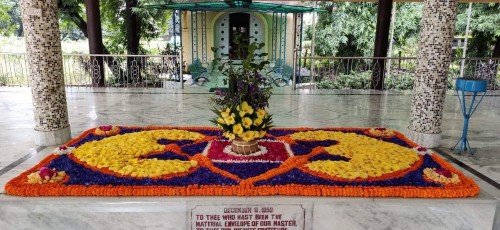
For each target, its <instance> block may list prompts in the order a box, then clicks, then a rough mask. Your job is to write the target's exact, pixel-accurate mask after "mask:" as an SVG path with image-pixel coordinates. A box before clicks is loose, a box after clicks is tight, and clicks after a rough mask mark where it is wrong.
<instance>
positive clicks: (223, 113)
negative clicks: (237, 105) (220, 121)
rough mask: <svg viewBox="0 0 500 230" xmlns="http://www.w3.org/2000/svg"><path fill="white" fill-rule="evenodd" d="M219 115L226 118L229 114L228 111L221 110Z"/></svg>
mask: <svg viewBox="0 0 500 230" xmlns="http://www.w3.org/2000/svg"><path fill="white" fill-rule="evenodd" d="M229 112H231V111H229ZM220 116H221V117H222V118H226V117H228V116H229V113H228V112H221V113H220Z"/></svg>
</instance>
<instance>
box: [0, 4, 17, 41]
mask: <svg viewBox="0 0 500 230" xmlns="http://www.w3.org/2000/svg"><path fill="white" fill-rule="evenodd" d="M14 4H15V3H13V2H10V1H9V2H3V1H2V2H0V35H1V36H10V35H12V34H14V32H15V31H16V29H17V25H16V23H15V22H14V19H13V17H12V15H11V14H12V11H13V8H14Z"/></svg>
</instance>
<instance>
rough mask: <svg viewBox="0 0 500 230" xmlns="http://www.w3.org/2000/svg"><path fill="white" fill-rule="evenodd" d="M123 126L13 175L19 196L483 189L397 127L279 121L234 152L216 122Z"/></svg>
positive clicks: (449, 193) (417, 193)
mask: <svg viewBox="0 0 500 230" xmlns="http://www.w3.org/2000/svg"><path fill="white" fill-rule="evenodd" d="M242 110H243V111H246V112H247V113H248V112H249V109H248V108H247V110H245V109H242ZM253 113H258V112H257V111H256V110H254V111H253ZM250 127H251V126H250ZM121 129H122V130H121V131H120V133H119V134H121V135H113V136H104V137H103V136H96V135H95V134H94V131H95V129H91V130H88V131H86V132H84V134H82V135H80V136H79V137H77V138H76V139H74V140H71V141H70V142H68V143H67V144H65V145H64V146H61V148H60V151H61V152H64V151H68V150H69V149H70V148H69V147H68V146H78V147H77V148H75V149H73V150H72V151H71V154H51V155H49V156H48V157H47V158H45V159H44V160H42V161H41V162H40V163H38V164H37V165H36V166H34V167H33V168H31V169H29V170H28V171H27V172H24V173H22V174H20V175H19V176H17V177H16V178H14V179H12V180H11V181H9V182H8V183H7V184H6V185H5V191H6V192H7V193H8V194H10V195H19V196H164V195H168V196H180V195H182V196H209V195H224V196H263V195H294V196H296V195H303V196H342V197H345V196H349V197H350V196H363V197H422V198H424V197H427V198H439V197H467V196H475V195H477V194H478V193H479V191H480V189H479V187H478V186H477V184H476V183H475V182H474V180H472V179H471V178H468V177H466V176H465V175H463V174H462V173H460V171H458V170H456V169H454V168H453V166H452V165H450V164H449V163H448V162H446V161H445V160H443V159H441V158H440V157H439V156H438V155H437V154H432V155H429V154H424V155H422V154H419V153H418V152H417V151H419V152H425V151H427V150H426V149H425V148H422V147H420V148H419V147H418V145H417V144H415V143H413V142H412V141H411V140H409V139H407V138H406V137H404V136H403V135H402V134H401V133H399V132H396V131H394V137H392V138H390V139H385V138H384V139H382V138H377V137H374V136H373V135H370V134H368V133H367V130H368V129H365V128H321V129H313V128H281V129H271V130H269V132H268V133H267V134H266V137H267V138H266V139H263V140H258V141H257V142H258V144H259V147H261V146H262V147H263V148H260V149H259V150H260V152H254V153H252V154H248V155H239V154H233V153H232V152H231V151H229V148H228V147H227V146H229V145H230V144H231V143H232V142H231V141H229V140H226V139H223V138H221V137H222V132H221V131H220V129H217V128H212V127H121ZM241 129H244V124H241ZM242 132H243V133H244V131H242ZM89 137H91V138H89ZM94 137H97V138H99V139H97V140H96V139H94ZM76 143H78V144H76ZM233 152H234V151H233Z"/></svg>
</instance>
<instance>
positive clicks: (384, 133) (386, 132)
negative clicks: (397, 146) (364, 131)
mask: <svg viewBox="0 0 500 230" xmlns="http://www.w3.org/2000/svg"><path fill="white" fill-rule="evenodd" d="M368 134H369V135H372V136H376V137H384V138H391V137H393V136H394V131H393V130H392V129H388V128H370V129H369V130H368Z"/></svg>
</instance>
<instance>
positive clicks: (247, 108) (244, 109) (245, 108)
mask: <svg viewBox="0 0 500 230" xmlns="http://www.w3.org/2000/svg"><path fill="white" fill-rule="evenodd" d="M238 111H240V116H241V113H242V112H244V113H243V114H246V113H248V114H252V113H253V108H252V106H250V105H248V103H247V102H246V101H244V102H242V103H241V105H240V106H239V110H238Z"/></svg>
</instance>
